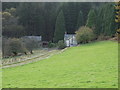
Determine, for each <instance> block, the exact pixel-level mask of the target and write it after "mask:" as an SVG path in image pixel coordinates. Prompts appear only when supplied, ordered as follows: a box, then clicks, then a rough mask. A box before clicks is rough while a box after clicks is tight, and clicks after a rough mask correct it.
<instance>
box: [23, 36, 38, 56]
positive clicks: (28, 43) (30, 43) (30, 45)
mask: <svg viewBox="0 0 120 90" xmlns="http://www.w3.org/2000/svg"><path fill="white" fill-rule="evenodd" d="M21 40H22V42H23V44H24V46H25V47H26V49H27V50H28V51H29V52H30V53H31V54H33V49H36V48H39V42H38V41H35V40H32V39H30V38H21Z"/></svg>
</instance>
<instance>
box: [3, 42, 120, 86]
mask: <svg viewBox="0 0 120 90" xmlns="http://www.w3.org/2000/svg"><path fill="white" fill-rule="evenodd" d="M117 75H118V44H117V42H113V41H101V42H94V43H89V44H85V45H80V46H78V47H71V48H68V49H67V50H65V51H64V52H62V53H60V54H56V55H54V56H52V57H50V58H48V59H45V60H42V61H38V62H34V63H31V64H26V65H23V66H18V67H13V68H6V69H3V88H16V87H17V88H117V87H118V84H117V83H118V82H117V81H118V77H117Z"/></svg>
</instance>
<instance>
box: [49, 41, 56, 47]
mask: <svg viewBox="0 0 120 90" xmlns="http://www.w3.org/2000/svg"><path fill="white" fill-rule="evenodd" d="M48 47H49V48H53V47H56V44H55V43H52V42H49V44H48Z"/></svg>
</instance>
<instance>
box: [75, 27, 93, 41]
mask: <svg viewBox="0 0 120 90" xmlns="http://www.w3.org/2000/svg"><path fill="white" fill-rule="evenodd" d="M94 38H95V35H94V33H93V30H92V29H90V28H88V27H85V26H82V27H81V28H80V29H79V30H78V31H76V40H77V42H78V43H88V42H89V41H92V40H94Z"/></svg>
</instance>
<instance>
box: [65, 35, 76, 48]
mask: <svg viewBox="0 0 120 90" xmlns="http://www.w3.org/2000/svg"><path fill="white" fill-rule="evenodd" d="M64 42H65V44H66V46H67V47H71V46H77V41H76V37H75V34H67V33H65V35H64Z"/></svg>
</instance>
